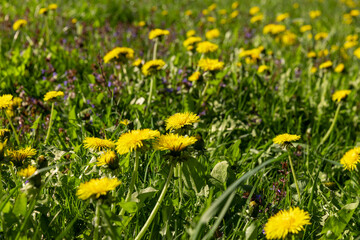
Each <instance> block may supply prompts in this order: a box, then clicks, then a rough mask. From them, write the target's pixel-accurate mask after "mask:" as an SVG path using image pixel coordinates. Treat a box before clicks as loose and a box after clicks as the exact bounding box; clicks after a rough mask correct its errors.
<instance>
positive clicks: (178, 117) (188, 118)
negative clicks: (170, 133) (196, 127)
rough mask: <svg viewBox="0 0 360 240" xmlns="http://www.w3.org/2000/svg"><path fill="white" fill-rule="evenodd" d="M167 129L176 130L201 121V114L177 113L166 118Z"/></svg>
mask: <svg viewBox="0 0 360 240" xmlns="http://www.w3.org/2000/svg"><path fill="white" fill-rule="evenodd" d="M165 122H166V130H169V129H170V130H176V129H179V128H182V127H184V126H185V125H192V124H193V123H196V122H199V116H197V115H196V114H194V113H189V112H185V113H175V114H174V115H172V116H171V117H169V118H168V119H166V120H165Z"/></svg>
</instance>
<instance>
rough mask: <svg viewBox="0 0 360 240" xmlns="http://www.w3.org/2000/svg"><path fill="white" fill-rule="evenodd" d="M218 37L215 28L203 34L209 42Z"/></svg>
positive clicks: (218, 33) (217, 31)
mask: <svg viewBox="0 0 360 240" xmlns="http://www.w3.org/2000/svg"><path fill="white" fill-rule="evenodd" d="M219 36H220V31H219V29H217V28H214V29H211V30H209V31H207V32H206V33H205V37H206V38H207V39H209V40H211V39H214V38H217V37H219Z"/></svg>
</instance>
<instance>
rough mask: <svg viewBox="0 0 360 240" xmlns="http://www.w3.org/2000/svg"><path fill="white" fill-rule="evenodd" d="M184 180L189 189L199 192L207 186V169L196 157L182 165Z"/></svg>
mask: <svg viewBox="0 0 360 240" xmlns="http://www.w3.org/2000/svg"><path fill="white" fill-rule="evenodd" d="M182 172H183V174H182V180H183V181H184V184H185V186H186V187H187V188H188V189H193V190H194V191H195V192H196V193H197V194H198V193H200V192H201V189H202V188H203V187H205V185H206V183H205V180H204V179H205V169H204V167H203V166H202V165H201V163H199V162H198V161H197V160H196V159H195V158H193V159H189V160H188V161H185V162H184V163H183V165H182Z"/></svg>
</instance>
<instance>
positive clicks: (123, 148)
mask: <svg viewBox="0 0 360 240" xmlns="http://www.w3.org/2000/svg"><path fill="white" fill-rule="evenodd" d="M159 136H160V132H159V131H157V130H151V129H141V130H132V131H129V132H127V133H124V134H122V135H121V136H120V137H119V139H118V141H117V142H116V151H117V152H118V153H119V154H126V153H128V152H132V151H134V150H136V149H138V148H141V147H142V146H143V145H144V143H143V141H145V140H151V139H154V138H156V137H159Z"/></svg>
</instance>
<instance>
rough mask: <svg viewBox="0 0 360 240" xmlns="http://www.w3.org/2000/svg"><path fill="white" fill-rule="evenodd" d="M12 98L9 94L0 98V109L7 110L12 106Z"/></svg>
mask: <svg viewBox="0 0 360 240" xmlns="http://www.w3.org/2000/svg"><path fill="white" fill-rule="evenodd" d="M12 98H13V96H12V95H11V94H5V95H2V96H1V97H0V109H4V108H8V107H10V106H11V104H12Z"/></svg>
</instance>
